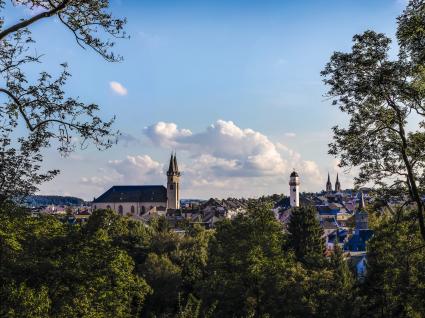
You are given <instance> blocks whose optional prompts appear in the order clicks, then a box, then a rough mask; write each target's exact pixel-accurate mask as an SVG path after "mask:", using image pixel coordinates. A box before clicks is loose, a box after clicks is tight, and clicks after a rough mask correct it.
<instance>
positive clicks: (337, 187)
mask: <svg viewBox="0 0 425 318" xmlns="http://www.w3.org/2000/svg"><path fill="white" fill-rule="evenodd" d="M332 191H333V190H332V182H331V177H330V175H329V172H328V181H326V192H332ZM335 192H341V183H340V182H339V175H338V173H337V174H336V181H335Z"/></svg>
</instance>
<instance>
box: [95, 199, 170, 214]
mask: <svg viewBox="0 0 425 318" xmlns="http://www.w3.org/2000/svg"><path fill="white" fill-rule="evenodd" d="M120 206H121V207H122V215H131V214H132V213H131V207H134V216H140V215H142V214H143V213H142V212H143V211H144V212H145V213H146V212H148V211H149V210H150V209H152V208H154V207H156V208H159V207H163V208H167V203H166V202H106V203H105V202H101V203H93V204H92V209H93V210H100V209H111V210H113V211H115V212H116V213H120ZM143 208H144V210H143Z"/></svg>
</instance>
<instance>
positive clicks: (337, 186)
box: [335, 173, 341, 192]
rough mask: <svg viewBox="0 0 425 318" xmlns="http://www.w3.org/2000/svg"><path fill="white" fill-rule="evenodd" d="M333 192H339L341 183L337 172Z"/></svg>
mask: <svg viewBox="0 0 425 318" xmlns="http://www.w3.org/2000/svg"><path fill="white" fill-rule="evenodd" d="M335 192H341V183H340V182H339V178H338V173H337V174H336V181H335Z"/></svg>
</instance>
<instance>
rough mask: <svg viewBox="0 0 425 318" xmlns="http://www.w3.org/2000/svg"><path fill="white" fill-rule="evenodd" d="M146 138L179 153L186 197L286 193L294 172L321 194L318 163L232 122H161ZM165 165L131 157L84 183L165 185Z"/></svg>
mask: <svg viewBox="0 0 425 318" xmlns="http://www.w3.org/2000/svg"><path fill="white" fill-rule="evenodd" d="M144 134H145V136H146V137H147V138H148V139H149V140H150V141H151V143H152V144H153V145H155V146H157V147H161V148H163V149H166V151H167V152H168V151H169V150H170V148H173V149H176V150H178V159H179V167H180V169H181V171H182V173H183V176H182V179H181V189H182V197H185V198H190V197H193V198H199V197H201V198H209V197H215V196H218V197H228V196H236V197H241V196H245V197H255V196H260V195H264V194H272V193H287V192H288V187H289V186H288V182H289V174H290V172H291V171H292V169H296V170H297V171H298V172H299V173H300V176H301V180H302V191H313V190H318V189H321V188H322V186H323V184H324V177H323V176H322V173H321V170H320V168H319V166H318V165H317V163H316V162H314V161H312V160H306V159H304V158H302V156H301V155H300V154H299V153H298V152H296V151H294V150H293V149H290V148H289V147H287V146H286V145H284V144H283V143H279V142H274V141H272V140H271V139H270V138H269V137H267V136H266V135H264V134H262V133H260V132H258V131H255V130H253V129H250V128H241V127H239V126H238V125H236V124H235V123H234V122H232V121H224V120H217V121H216V122H215V123H213V124H212V125H210V126H208V127H206V129H204V130H202V131H200V132H192V131H190V130H189V129H184V128H180V127H178V126H177V124H175V123H166V122H158V123H156V124H153V125H151V126H149V127H146V128H145V129H144ZM162 160H163V159H162ZM167 164H168V162H161V161H160V160H157V159H153V158H152V157H150V156H148V155H134V156H127V157H125V158H118V159H117V160H111V161H109V162H108V163H107V164H106V166H105V169H104V170H103V171H101V172H99V175H98V176H95V177H90V178H85V179H84V180H81V182H82V183H85V184H91V185H92V186H95V187H97V188H100V187H103V188H108V187H109V186H111V185H113V184H165V183H166V176H165V170H166V168H167Z"/></svg>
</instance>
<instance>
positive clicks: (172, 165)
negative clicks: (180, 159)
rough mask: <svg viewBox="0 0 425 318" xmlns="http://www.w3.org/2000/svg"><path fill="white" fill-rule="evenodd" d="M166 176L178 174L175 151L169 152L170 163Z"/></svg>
mask: <svg viewBox="0 0 425 318" xmlns="http://www.w3.org/2000/svg"><path fill="white" fill-rule="evenodd" d="M167 176H180V171H179V166H178V165H177V154H176V152H174V154H173V153H171V157H170V165H169V166H168V171H167Z"/></svg>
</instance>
